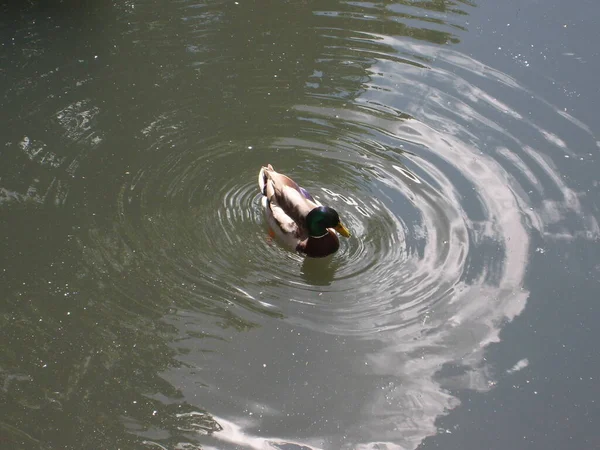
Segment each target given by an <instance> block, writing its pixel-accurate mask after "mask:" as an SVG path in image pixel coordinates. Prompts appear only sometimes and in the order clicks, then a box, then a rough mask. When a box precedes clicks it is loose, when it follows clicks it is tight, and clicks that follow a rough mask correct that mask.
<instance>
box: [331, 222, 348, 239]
mask: <svg viewBox="0 0 600 450" xmlns="http://www.w3.org/2000/svg"><path fill="white" fill-rule="evenodd" d="M335 231H337V232H338V233H340V234H341V235H342V236H344V237H350V231H348V228H346V227H345V226H344V225H343V224H342V222H340V223H338V224H337V225H336V226H335Z"/></svg>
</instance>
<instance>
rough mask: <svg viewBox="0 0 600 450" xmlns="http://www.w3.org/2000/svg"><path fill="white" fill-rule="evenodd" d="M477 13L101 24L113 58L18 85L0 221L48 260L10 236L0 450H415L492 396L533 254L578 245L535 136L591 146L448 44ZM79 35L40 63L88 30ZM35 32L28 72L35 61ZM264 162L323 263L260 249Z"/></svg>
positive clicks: (550, 148) (334, 5) (132, 6)
mask: <svg viewBox="0 0 600 450" xmlns="http://www.w3.org/2000/svg"><path fill="white" fill-rule="evenodd" d="M267 7H268V8H270V10H269V11H266V10H265V9H264V8H267ZM474 7H475V6H474V5H472V4H471V3H470V2H455V3H448V2H422V3H413V2H397V3H395V4H380V3H356V2H340V3H338V2H319V3H314V4H313V3H311V2H295V4H279V3H277V4H275V3H273V4H272V3H268V4H267V5H265V4H263V3H262V2H250V4H248V3H247V2H235V3H224V4H220V3H214V4H206V5H202V4H194V3H192V2H179V3H174V4H172V5H170V6H159V5H154V4H152V3H151V2H139V3H136V2H126V3H125V4H124V5H118V6H115V7H113V8H111V9H110V10H104V9H99V10H98V11H95V14H100V15H103V16H106V17H111V18H112V21H113V22H110V21H108V20H107V23H108V24H109V25H107V26H112V27H113V28H114V29H115V30H117V31H116V34H114V35H111V39H112V40H111V41H110V42H111V45H110V46H106V45H105V44H98V43H95V41H94V39H95V37H94V36H86V35H85V33H84V37H83V38H82V39H84V41H85V43H86V45H89V49H87V48H86V50H85V51H80V50H77V49H71V51H72V52H73V54H72V55H69V56H68V57H66V58H64V62H63V63H56V64H54V63H52V66H49V67H48V70H47V71H41V72H42V73H39V74H33V73H29V72H27V69H26V68H25V67H21V68H19V69H18V70H17V69H15V72H14V74H15V75H14V77H15V80H16V78H17V77H19V78H20V80H21V81H19V82H17V81H14V82H13V84H12V87H11V89H10V91H9V94H10V96H11V99H12V102H13V108H14V105H16V104H20V103H21V102H23V101H24V100H27V99H28V98H29V97H30V96H31V97H32V100H31V103H32V105H31V108H32V109H31V110H28V111H27V112H25V110H23V111H21V112H17V115H16V117H17V118H18V120H17V119H14V121H15V122H14V123H15V124H17V123H18V124H19V127H16V130H15V131H12V132H11V133H9V134H8V135H7V136H12V137H7V138H6V143H5V148H6V149H9V152H10V153H9V158H12V159H10V161H9V162H10V163H11V165H12V167H13V168H14V167H18V166H19V165H20V164H26V165H27V168H28V169H27V170H26V171H24V172H23V173H20V174H19V175H18V176H17V175H15V173H16V172H13V173H12V174H10V173H8V172H6V173H4V171H3V172H2V177H0V180H1V184H0V208H2V210H3V211H6V214H11V215H12V216H11V217H13V218H14V219H13V220H14V222H12V223H13V224H16V223H18V222H19V221H21V223H24V222H34V223H36V224H40V225H39V226H41V227H46V229H47V230H48V233H47V234H48V235H50V236H56V239H57V240H59V244H58V246H57V247H54V246H53V245H52V244H50V243H47V242H46V241H45V238H44V239H41V241H40V246H39V248H40V250H39V253H40V258H41V261H42V262H38V263H32V262H31V261H32V260H33V259H34V257H35V254H33V255H31V256H30V257H26V256H22V254H21V256H17V254H18V251H19V249H20V248H22V247H23V242H24V241H25V240H26V239H27V236H31V235H37V233H39V231H36V230H34V229H33V228H31V226H30V228H29V229H27V228H26V229H25V230H23V234H22V235H17V231H14V230H13V231H11V233H13V234H12V235H11V236H13V237H14V240H15V242H17V243H16V244H15V246H14V247H11V249H12V250H11V253H10V255H11V256H10V257H11V258H14V260H15V261H16V264H22V265H23V267H28V269H20V270H21V272H20V273H21V274H25V275H22V276H21V277H22V279H21V278H20V275H18V274H15V275H10V279H9V280H10V281H9V283H8V287H9V289H8V290H7V292H9V297H10V301H9V303H10V305H12V306H10V305H9V306H10V307H11V308H14V309H11V310H9V311H18V313H14V314H16V315H14V316H10V314H11V313H10V312H9V313H8V314H7V315H6V316H5V319H3V321H4V322H3V334H4V337H3V339H4V338H5V339H6V342H8V344H9V347H13V348H36V349H37V350H33V351H32V353H27V356H26V357H25V359H22V358H20V357H19V356H18V355H16V354H11V353H10V352H8V353H6V354H5V356H4V358H3V363H2V367H1V370H2V372H1V375H2V377H3V380H4V391H5V393H7V395H8V397H9V398H10V402H11V403H10V404H11V407H12V409H13V410H14V411H15V414H14V417H13V419H9V420H3V421H2V423H1V425H3V427H4V429H5V430H8V431H6V433H8V436H9V438H10V439H12V440H14V441H19V442H29V444H30V445H29V446H31V445H34V444H33V443H40V445H49V446H53V445H54V446H59V447H61V448H63V447H64V448H76V445H77V444H79V445H82V443H86V442H87V443H88V444H89V445H90V447H89V448H95V447H96V446H97V445H100V444H102V445H105V446H107V447H111V446H112V447H114V446H117V445H121V446H122V447H121V448H178V449H191V448H206V449H209V448H219V449H221V448H252V449H267V448H281V449H283V448H285V449H306V448H315V449H316V448H327V449H340V448H347V449H374V448H379V449H382V448H387V449H415V448H417V447H418V446H419V444H420V443H421V442H422V441H423V439H424V438H425V437H427V436H431V435H434V434H436V433H437V432H438V431H439V430H438V428H437V426H436V420H437V419H438V418H439V417H441V416H443V415H445V414H448V412H449V411H451V410H452V409H453V408H455V407H456V406H457V405H458V404H459V403H460V402H459V400H458V397H457V396H456V395H454V393H453V392H454V391H456V390H459V389H471V390H480V391H485V390H489V389H492V388H493V386H494V384H495V383H496V382H497V378H498V375H497V374H495V373H494V372H493V370H491V368H490V367H489V366H488V364H487V363H486V360H485V358H484V351H485V348H486V346H487V345H488V344H490V343H493V342H498V341H499V340H500V332H501V330H502V328H503V326H505V325H506V324H507V323H508V322H510V321H511V320H512V319H514V318H515V317H516V316H518V315H519V314H520V313H521V312H522V311H523V309H524V307H525V305H526V302H527V299H528V296H529V292H528V290H527V288H526V287H525V281H524V280H525V275H526V272H527V270H528V265H529V264H530V260H531V255H532V254H534V253H535V252H536V251H538V252H539V251H543V249H542V250H540V248H538V247H535V248H534V244H532V239H533V238H534V237H535V239H536V240H537V242H539V239H543V240H554V239H571V238H573V237H575V236H577V237H583V238H585V239H597V238H598V236H599V229H598V224H597V221H596V219H595V218H594V217H593V216H591V215H586V210H585V207H584V206H582V201H581V195H580V193H579V192H577V191H576V190H574V189H573V188H572V187H569V185H568V184H567V182H566V180H565V178H564V177H562V176H561V174H560V173H559V171H558V169H557V165H556V163H555V161H557V160H559V159H560V158H565V157H569V158H573V159H580V158H583V156H582V155H583V153H582V154H581V155H580V153H578V152H575V151H573V150H571V149H572V148H575V147H574V146H573V145H572V144H573V143H572V142H569V141H568V138H567V137H565V136H562V135H561V134H560V129H569V134H568V135H569V136H576V137H577V139H578V141H579V143H581V142H583V143H584V146H587V147H593V146H594V138H593V136H592V134H591V132H590V131H589V130H588V129H587V128H586V126H585V125H583V124H581V123H580V122H578V121H577V120H576V119H574V118H573V117H571V116H570V115H569V114H567V113H565V112H564V111H560V110H558V109H557V108H555V107H554V106H553V105H551V104H549V103H547V102H546V101H544V100H543V99H542V98H540V97H539V96H537V95H536V94H535V93H534V92H530V91H529V90H527V89H526V88H525V87H523V86H521V85H520V84H519V82H517V81H516V80H515V79H513V78H511V77H510V76H508V75H506V74H504V73H502V72H499V71H498V70H495V69H494V68H492V67H489V66H486V65H484V64H482V63H481V62H479V61H477V60H476V59H473V58H472V57H469V56H467V55H465V54H462V53H461V52H460V51H458V50H457V49H456V48H454V47H453V46H452V45H453V44H456V43H458V42H459V33H464V32H466V31H467V26H466V24H465V22H464V20H465V19H464V17H465V15H468V14H469V11H470V10H471V9H472V8H474ZM28 14H29V15H31V16H34V15H35V14H36V11H35V9H34V10H33V12H32V11H29V12H28V11H25V12H22V15H23V17H26V18H27V17H28ZM65 14H66V13H65ZM115 14H116V16H117V18H116V19H115V17H114V15H115ZM57 17H59V16H56V17H55V18H54V20H55V21H57V22H59V21H60V20H59V19H58V18H57ZM80 20H81V21H82V22H83V23H84V25H82V26H81V29H79V28H78V27H77V26H76V27H75V28H74V29H73V28H67V30H71V31H70V32H66V36H63V37H65V40H69V39H72V38H73V37H74V36H80V33H82V32H83V31H82V30H88V29H89V26H92V28H93V27H94V26H96V25H89V24H87V22H86V20H90V17H88V16H87V15H84V16H83V18H80ZM77 23H79V22H77ZM88 25H89V26H88ZM65 26H66V25H64V24H63V27H65ZM59 28H60V27H59ZM63 29H64V28H63ZM96 32H99V29H96ZM113 32H114V31H113ZM27 33H30V34H29V35H27ZM36 33H38V34H37V35H36ZM44 33H50V32H49V31H47V30H46V31H44V30H42V31H37V29H33V31H27V30H26V29H23V30H21V34H24V36H31V35H33V36H41V37H43V34H44ZM63 33H65V32H64V31H63ZM41 37H38V38H30V40H29V41H27V42H28V45H29V47H27V48H25V50H23V51H24V52H25V53H26V55H25V57H27V58H42V61H46V60H45V59H43V58H45V55H46V53H52V51H53V49H52V48H50V49H46V48H45V47H44V45H50V44H44V43H43V42H41V41H40V39H41ZM22 39H26V37H22ZM63 45H66V44H64V43H63ZM67 48H68V47H67ZM17 56H18V55H13V56H12V57H13V58H15V59H16V58H17ZM19 57H23V56H22V55H21V56H19ZM98 59H100V62H98V61H97V60H98ZM62 60H63V59H61V61H62ZM48 64H50V63H48ZM55 65H57V67H54V66H55ZM19 71H20V72H19ZM11 73H12V72H11ZM28 73H29V75H28V76H27V74H28ZM57 74H61V75H60V76H59V75H57ZM40 77H41V78H40ZM45 79H48V80H52V81H48V83H49V84H50V86H52V91H51V93H50V94H47V93H46V89H47V85H46V84H45V83H46V82H45V81H44V80H45ZM523 98H527V99H528V100H527V103H523V101H522V99H523ZM530 109H533V110H535V111H537V114H536V115H535V116H532V115H531V114H529V111H530ZM28 121H31V124H29V122H28ZM23 123H25V125H23ZM40 124H45V125H44V126H46V127H47V129H48V130H50V131H47V132H42V131H40V128H38V127H39V125H40ZM546 124H551V128H550V127H549V125H546ZM61 143H62V146H61V145H60V144H61ZM587 147H586V148H587ZM266 163H271V164H273V165H274V167H275V168H276V169H277V170H279V171H281V172H283V173H286V174H288V175H290V176H292V177H293V178H294V179H296V180H297V181H298V182H300V184H302V185H303V186H304V187H306V188H307V189H308V190H309V191H311V193H312V194H313V195H315V196H316V197H317V198H319V200H320V201H321V202H322V203H324V204H328V205H330V206H333V207H335V208H336V209H337V210H338V211H340V214H341V216H342V218H343V220H344V222H345V223H346V224H347V225H348V227H349V228H350V230H351V231H352V233H353V237H352V238H351V239H349V240H343V241H342V247H341V248H340V251H339V252H338V253H337V254H336V255H335V256H334V257H333V258H330V259H326V260H309V259H307V260H305V259H303V258H301V257H299V256H297V255H295V254H292V253H290V252H287V251H286V250H284V249H283V248H281V247H279V246H277V245H276V244H273V243H271V242H269V241H268V240H267V239H266V237H267V234H266V228H265V223H264V219H263V216H262V211H261V210H260V207H259V201H258V199H259V193H258V188H257V186H256V175H257V172H258V170H259V168H260V166H261V165H263V164H266ZM48 217H50V219H48ZM574 218H575V219H574ZM567 221H569V222H568V225H567ZM7 223H10V222H7ZM573 224H575V225H573ZM7 229H8V227H7ZM50 239H52V238H50ZM19 240H20V242H21V244H19V243H18V242H19ZM536 245H538V244H536ZM15 249H16V250H15ZM45 249H48V250H50V249H52V250H51V251H52V252H56V253H55V255H56V257H51V256H48V255H47V251H46V250H45ZM9 250H10V249H9ZM37 251H38V250H36V252H37ZM7 254H8V253H7ZM28 258H31V260H29V259H28ZM65 261H66V262H65ZM35 264H39V267H36V265H35ZM29 270H31V271H32V272H33V273H36V274H37V275H36V277H35V280H31V275H27V273H28V271H29ZM9 271H10V269H9ZM48 288H49V289H50V290H48ZM23 301H26V302H28V303H27V304H26V306H22V303H21V302H23ZM19 304H21V306H15V305H19ZM17 316H19V317H20V318H19V319H18V320H16V319H11V318H10V317H17ZM15 320H16V321H15ZM514 363H515V366H514V368H513V369H511V370H512V372H509V373H513V372H516V371H518V370H522V369H523V368H524V367H527V364H528V362H527V360H523V361H515V362H514ZM50 413H51V414H52V415H53V417H54V419H53V420H54V421H55V422H56V426H54V425H52V424H51V425H50V426H49V427H48V429H45V426H44V425H43V424H40V423H35V418H36V417H47V416H48V414H50ZM38 414H39V416H38ZM71 420H74V422H75V424H74V425H73V424H72V425H71V426H72V427H74V429H73V431H72V433H67V434H66V435H65V434H61V433H58V432H56V431H48V430H50V429H52V430H59V429H61V427H64V426H67V425H65V424H66V423H69V422H70V421H71ZM36 445H37V444H36ZM136 446H137V447H136ZM140 446H141V447H140ZM200 446H201V447H200ZM31 448H33V447H31Z"/></svg>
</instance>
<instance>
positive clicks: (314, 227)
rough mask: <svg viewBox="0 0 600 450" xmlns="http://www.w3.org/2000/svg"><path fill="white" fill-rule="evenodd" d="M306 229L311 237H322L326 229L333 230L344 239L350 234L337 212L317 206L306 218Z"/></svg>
mask: <svg viewBox="0 0 600 450" xmlns="http://www.w3.org/2000/svg"><path fill="white" fill-rule="evenodd" d="M306 228H307V229H308V235H309V236H311V237H315V238H317V237H323V236H324V235H325V234H326V233H327V228H333V229H335V231H337V232H338V233H340V234H341V235H342V236H344V237H350V232H349V231H348V228H346V227H345V226H344V225H343V224H342V222H340V216H339V215H338V213H337V211H336V210H335V209H333V208H330V207H329V206H317V207H316V208H314V209H313V210H312V211H311V212H309V213H308V215H307V216H306Z"/></svg>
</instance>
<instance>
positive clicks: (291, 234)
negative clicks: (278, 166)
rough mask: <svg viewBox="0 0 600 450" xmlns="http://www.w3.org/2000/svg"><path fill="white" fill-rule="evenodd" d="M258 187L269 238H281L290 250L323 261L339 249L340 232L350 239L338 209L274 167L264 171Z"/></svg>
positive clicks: (263, 168)
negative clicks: (320, 199)
mask: <svg viewBox="0 0 600 450" xmlns="http://www.w3.org/2000/svg"><path fill="white" fill-rule="evenodd" d="M258 187H259V189H260V192H261V194H262V198H261V203H262V206H263V209H264V211H265V215H266V218H267V223H268V225H269V229H270V231H269V234H270V235H271V236H277V237H278V238H279V240H280V241H282V242H283V243H284V244H285V245H286V246H287V247H289V248H290V249H292V250H295V251H296V252H298V253H300V254H303V255H305V256H309V257H313V258H321V257H325V256H329V255H332V254H333V253H335V252H336V251H337V250H338V249H339V247H340V241H339V239H338V237H337V234H336V232H337V233H339V234H340V235H342V236H344V237H346V238H349V237H350V231H349V230H348V228H346V226H345V225H344V224H342V222H341V221H340V216H339V214H338V213H337V211H336V210H335V209H333V208H330V207H329V206H323V205H321V204H320V203H319V202H318V201H316V200H315V199H314V197H313V196H312V195H310V193H309V192H308V191H307V190H306V189H304V188H303V187H301V186H299V185H298V183H296V182H295V181H294V180H292V179H291V178H290V177H288V176H287V175H284V174H282V173H278V172H276V171H275V169H273V166H272V165H271V164H267V165H266V166H263V167H261V169H260V172H259V174H258Z"/></svg>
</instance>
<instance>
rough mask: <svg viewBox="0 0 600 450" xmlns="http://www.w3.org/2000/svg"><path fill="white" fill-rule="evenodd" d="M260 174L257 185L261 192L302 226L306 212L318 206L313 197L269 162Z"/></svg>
mask: <svg viewBox="0 0 600 450" xmlns="http://www.w3.org/2000/svg"><path fill="white" fill-rule="evenodd" d="M261 174H262V179H263V181H262V184H261V181H260V180H261V177H260V176H259V185H260V186H261V188H263V194H265V195H266V197H267V198H268V199H269V201H270V202H272V203H274V204H276V205H277V206H279V207H280V208H281V209H282V210H283V212H284V213H285V214H286V215H288V216H289V217H291V218H292V219H293V220H294V222H296V223H297V224H298V225H299V226H301V227H303V226H304V221H305V219H306V216H307V215H308V213H309V212H310V211H312V210H313V209H314V208H316V207H317V206H318V205H317V203H316V202H315V200H314V199H313V197H312V196H311V195H310V194H309V193H308V191H307V190H306V189H304V188H302V187H300V186H299V185H298V184H297V183H296V182H295V181H294V180H292V179H291V178H290V177H288V176H286V175H283V174H281V173H278V172H276V171H275V170H274V169H273V166H271V165H270V164H269V166H268V167H263V168H262V169H261Z"/></svg>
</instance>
